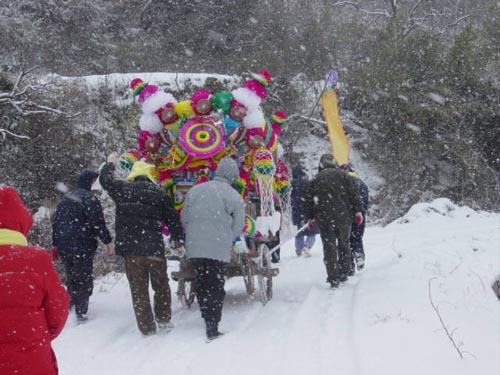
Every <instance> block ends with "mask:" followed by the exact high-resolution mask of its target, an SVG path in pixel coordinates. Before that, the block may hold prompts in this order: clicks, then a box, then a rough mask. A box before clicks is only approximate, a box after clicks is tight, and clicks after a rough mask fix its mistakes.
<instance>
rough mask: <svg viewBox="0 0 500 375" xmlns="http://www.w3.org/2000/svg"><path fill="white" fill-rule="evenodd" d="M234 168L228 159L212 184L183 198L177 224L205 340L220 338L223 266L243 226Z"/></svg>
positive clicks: (242, 209) (201, 186)
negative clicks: (193, 278)
mask: <svg viewBox="0 0 500 375" xmlns="http://www.w3.org/2000/svg"><path fill="white" fill-rule="evenodd" d="M238 175H239V172H238V166H237V164H236V162H235V161H234V160H232V159H231V158H230V157H226V158H224V159H222V160H221V161H220V162H219V165H218V167H217V170H216V172H215V178H214V179H213V180H212V181H209V182H205V183H203V184H200V185H196V186H194V187H193V188H191V190H189V193H188V194H187V196H186V199H185V201H184V207H183V209H182V215H181V220H182V224H183V225H184V229H185V231H186V241H185V246H186V256H187V257H188V258H189V259H190V261H191V264H192V265H193V268H194V270H195V275H196V288H195V291H196V298H197V300H198V304H199V305H200V311H201V316H202V318H203V319H204V320H205V324H206V334H207V339H208V340H212V339H215V338H217V337H219V336H220V335H221V333H220V332H219V329H218V327H219V322H220V320H221V316H222V306H223V303H224V296H225V294H226V293H225V291H224V283H225V280H224V265H225V263H228V262H229V261H230V260H231V247H232V244H233V241H234V239H235V238H237V237H239V236H240V235H241V234H242V229H243V226H244V224H245V211H244V202H243V199H242V198H241V196H240V195H239V194H238V193H237V192H236V190H234V189H233V188H232V187H231V184H232V182H233V181H234V180H235V179H236V178H237V177H238Z"/></svg>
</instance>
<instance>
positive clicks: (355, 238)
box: [340, 164, 369, 270]
mask: <svg viewBox="0 0 500 375" xmlns="http://www.w3.org/2000/svg"><path fill="white" fill-rule="evenodd" d="M340 169H342V170H343V171H344V172H346V173H348V174H349V176H351V178H352V180H353V182H354V185H355V186H356V189H357V191H358V193H359V198H360V199H361V214H362V215H363V221H362V222H361V225H358V224H357V223H356V220H353V222H352V225H351V236H350V238H349V243H350V246H351V252H352V257H353V259H352V260H353V263H352V265H353V268H354V261H356V266H357V268H358V270H361V269H363V268H364V266H365V249H364V246H363V235H364V233H365V223H366V211H367V209H368V201H369V194H368V186H366V184H365V183H364V181H363V180H362V179H361V178H359V177H358V175H357V174H356V173H354V170H353V168H352V166H351V165H349V164H343V165H341V166H340Z"/></svg>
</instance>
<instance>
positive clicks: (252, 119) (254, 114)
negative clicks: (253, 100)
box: [243, 108, 266, 129]
mask: <svg viewBox="0 0 500 375" xmlns="http://www.w3.org/2000/svg"><path fill="white" fill-rule="evenodd" d="M265 122H266V120H265V119H264V115H263V114H262V111H261V110H260V108H257V109H251V110H249V111H248V112H247V114H246V115H245V117H244V118H243V126H245V128H247V129H257V128H262V127H263V126H264V124H265Z"/></svg>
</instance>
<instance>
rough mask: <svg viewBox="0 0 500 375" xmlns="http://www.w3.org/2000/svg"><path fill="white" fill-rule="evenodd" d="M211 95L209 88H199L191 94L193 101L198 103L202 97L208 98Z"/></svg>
mask: <svg viewBox="0 0 500 375" xmlns="http://www.w3.org/2000/svg"><path fill="white" fill-rule="evenodd" d="M209 97H210V91H208V90H197V91H195V92H194V93H193V95H192V96H191V103H194V104H196V103H197V102H198V100H200V99H208V98H209Z"/></svg>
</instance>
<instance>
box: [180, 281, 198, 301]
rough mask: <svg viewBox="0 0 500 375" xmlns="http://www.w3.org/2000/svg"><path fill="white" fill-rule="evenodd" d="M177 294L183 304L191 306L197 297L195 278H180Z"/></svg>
mask: <svg viewBox="0 0 500 375" xmlns="http://www.w3.org/2000/svg"><path fill="white" fill-rule="evenodd" d="M177 296H178V297H179V299H180V301H181V303H182V304H183V305H185V306H187V307H190V306H191V305H192V304H193V302H194V297H195V294H194V284H193V280H186V279H182V280H179V286H178V287H177Z"/></svg>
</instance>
